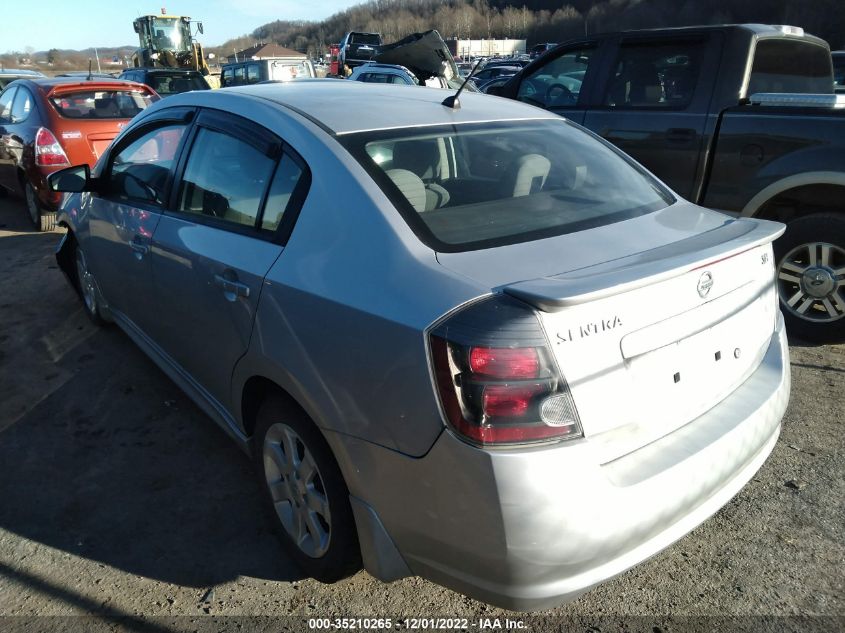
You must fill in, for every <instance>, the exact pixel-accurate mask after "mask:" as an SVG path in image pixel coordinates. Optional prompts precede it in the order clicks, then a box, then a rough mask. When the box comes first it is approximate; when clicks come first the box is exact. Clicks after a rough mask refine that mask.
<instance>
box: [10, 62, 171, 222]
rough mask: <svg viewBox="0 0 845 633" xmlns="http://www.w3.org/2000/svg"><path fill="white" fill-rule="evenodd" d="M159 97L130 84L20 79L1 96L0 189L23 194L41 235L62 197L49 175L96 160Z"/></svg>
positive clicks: (135, 84) (136, 84)
mask: <svg viewBox="0 0 845 633" xmlns="http://www.w3.org/2000/svg"><path fill="white" fill-rule="evenodd" d="M158 99H159V96H158V95H157V94H156V93H155V91H153V90H152V89H151V88H149V87H148V86H145V85H143V84H138V83H135V82H131V81H118V80H111V79H102V78H96V79H92V80H85V79H82V80H80V79H79V78H61V79H60V78H55V79H46V78H45V79H19V80H17V81H14V82H12V83H10V84H9V85H8V86H7V87H6V88H5V89H4V90H3V92H2V93H0V191H5V190H8V191H12V192H15V193H19V194H21V195H23V197H24V198H25V200H26V206H27V210H28V211H29V215H30V217H31V218H32V221H33V223H34V224H35V226H36V227H38V228H39V229H40V230H42V231H48V230H50V229H52V228H53V227H54V226H55V224H56V210H57V209H58V206H59V203H60V202H61V194H57V193H54V192H52V191H50V188H49V187H48V186H47V175H48V174H50V173H52V172H54V171H56V170H57V169H61V168H62V167H67V166H69V165H81V164H83V163H87V164H88V165H90V166H92V167H93V166H94V163H95V162H97V159H98V158H99V157H100V155H101V154H102V153H103V151H104V150H105V149H106V147H108V146H109V144H110V143H111V142H112V140H113V139H114V138H115V137H116V136H117V135H118V134H119V133H120V131H121V130H122V129H123V128H124V127H125V126H126V123H127V122H128V121H129V120H130V119H131V118H132V117H134V116H135V115H136V114H138V113H139V112H140V111H141V110H143V109H145V108H146V107H147V106H149V105H150V104H152V103H153V102H154V101H157V100H158Z"/></svg>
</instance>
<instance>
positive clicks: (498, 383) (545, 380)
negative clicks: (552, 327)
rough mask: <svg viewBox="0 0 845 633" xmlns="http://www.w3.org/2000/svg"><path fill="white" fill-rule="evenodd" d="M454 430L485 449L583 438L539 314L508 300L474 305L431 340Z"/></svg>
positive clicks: (439, 389) (441, 327)
mask: <svg viewBox="0 0 845 633" xmlns="http://www.w3.org/2000/svg"><path fill="white" fill-rule="evenodd" d="M429 342H430V345H431V358H432V363H433V366H434V377H435V382H436V385H437V392H438V395H439V396H440V402H441V404H442V406H443V412H444V414H445V416H446V421H447V422H448V424H449V426H450V427H451V428H452V429H453V430H454V431H456V432H457V433H458V434H459V435H461V436H463V437H464V438H466V439H468V440H469V441H471V442H472V443H474V444H479V445H481V446H490V445H503V444H523V443H535V442H546V441H559V440H568V439H573V438H578V437H582V436H583V433H582V431H581V423H580V421H579V419H578V413H577V411H576V409H575V403H574V402H573V400H572V395H571V394H570V392H569V388H568V387H567V385H566V381H565V380H564V378H563V376H562V375H561V373H560V370H559V369H558V367H557V363H556V362H555V359H554V356H553V354H552V350H551V349H550V348H549V344H548V342H547V340H546V337H545V335H544V334H543V330H542V327H541V326H540V322H539V320H538V318H537V315H536V313H535V312H534V311H533V310H531V309H530V308H528V307H527V306H525V305H524V304H522V303H520V302H518V301H516V300H514V299H511V298H509V297H505V296H497V297H493V298H491V299H487V300H484V301H480V302H478V303H474V304H472V305H470V306H469V307H467V308H465V309H463V310H461V311H459V312H457V313H455V314H453V315H451V316H450V317H448V318H447V319H446V320H445V321H443V322H442V323H440V324H439V325H437V326H436V327H435V328H434V329H433V330H432V332H431V334H430V337H429Z"/></svg>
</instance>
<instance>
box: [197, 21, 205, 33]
mask: <svg viewBox="0 0 845 633" xmlns="http://www.w3.org/2000/svg"><path fill="white" fill-rule="evenodd" d="M197 31H199V32H200V33H205V31H203V30H202V22H197Z"/></svg>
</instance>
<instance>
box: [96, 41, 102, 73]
mask: <svg viewBox="0 0 845 633" xmlns="http://www.w3.org/2000/svg"><path fill="white" fill-rule="evenodd" d="M94 57H96V58H97V72H98V73H102V72H103V69H102V68H100V54H99V53H97V47H96V46H95V47H94Z"/></svg>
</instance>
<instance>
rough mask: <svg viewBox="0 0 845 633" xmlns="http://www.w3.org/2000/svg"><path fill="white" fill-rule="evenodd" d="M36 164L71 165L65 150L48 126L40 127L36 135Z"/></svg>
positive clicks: (43, 165) (47, 165)
mask: <svg viewBox="0 0 845 633" xmlns="http://www.w3.org/2000/svg"><path fill="white" fill-rule="evenodd" d="M35 164H36V165H38V166H40V167H52V166H54V165H70V162H69V161H68V159H67V155H66V154H65V150H64V149H62V146H61V145H59V141H57V140H56V137H55V136H53V133H52V132H51V131H50V130H48V129H47V128H46V127H42V128H38V133H37V134H36V135H35Z"/></svg>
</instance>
